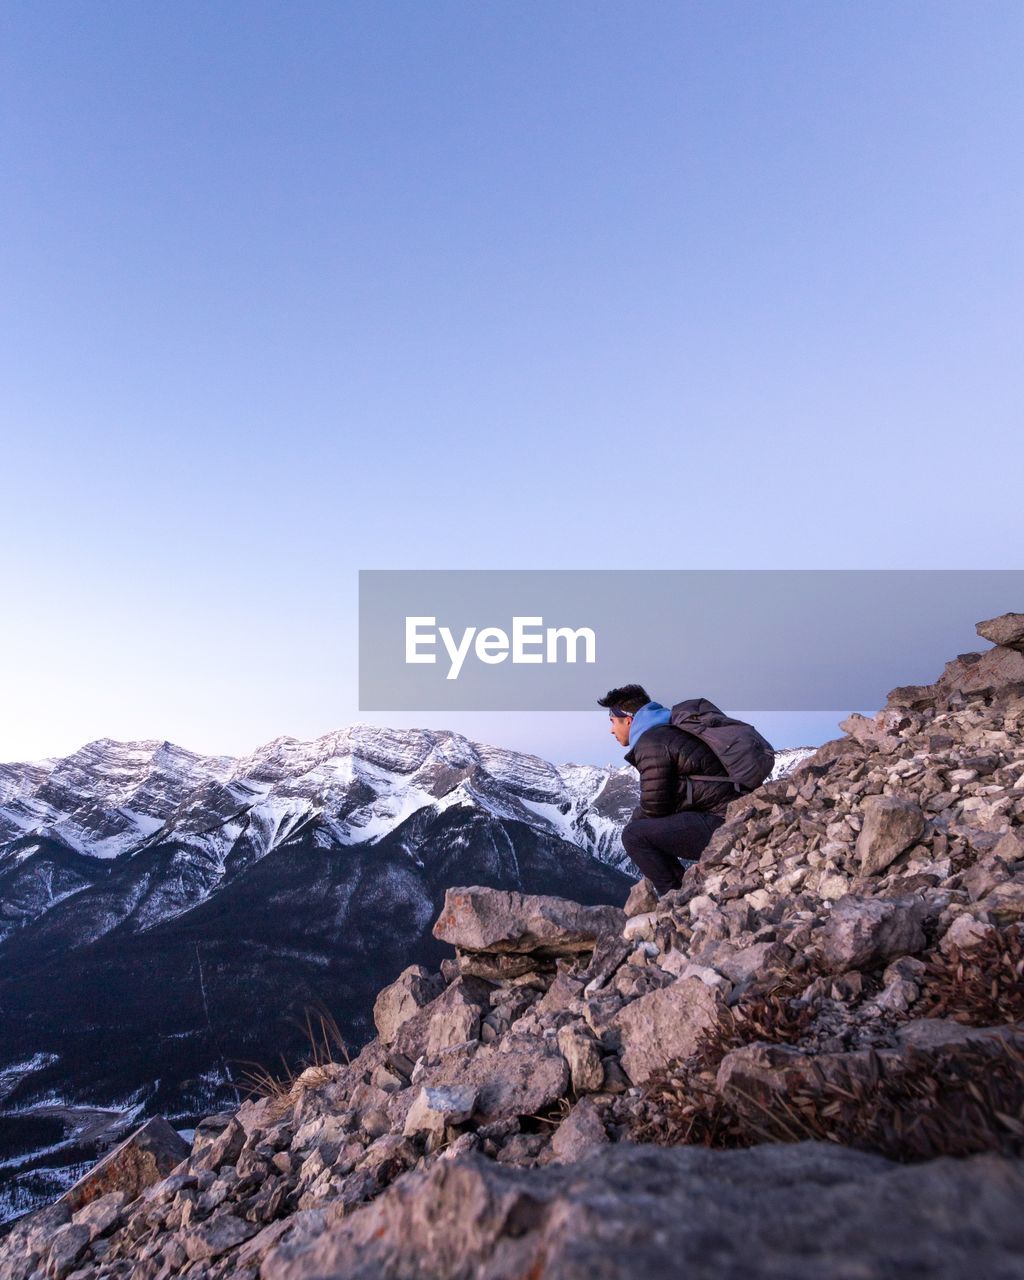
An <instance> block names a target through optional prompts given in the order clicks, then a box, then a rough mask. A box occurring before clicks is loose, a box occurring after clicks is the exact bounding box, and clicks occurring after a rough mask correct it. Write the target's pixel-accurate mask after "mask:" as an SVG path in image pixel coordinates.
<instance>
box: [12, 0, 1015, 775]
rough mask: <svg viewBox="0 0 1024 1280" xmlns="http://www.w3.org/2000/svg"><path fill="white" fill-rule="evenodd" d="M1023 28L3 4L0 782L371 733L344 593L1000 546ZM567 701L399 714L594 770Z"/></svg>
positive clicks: (900, 557) (453, 10)
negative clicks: (92, 753) (129, 745)
mask: <svg viewBox="0 0 1024 1280" xmlns="http://www.w3.org/2000/svg"><path fill="white" fill-rule="evenodd" d="M1022 37H1024V7H1022V6H1021V5H1020V4H1019V3H1017V2H1016V0H1014V3H999V2H991V0H986V2H985V3H979V4H969V3H966V2H964V0H961V2H959V3H955V4H950V3H942V2H941V0H927V2H926V3H924V2H922V3H899V2H894V0H885V2H884V3H871V2H868V0H858V3H856V4H839V3H821V2H820V0H806V2H804V3H792V2H786V0H780V2H777V3H772V4H763V3H759V2H756V3H755V2H754V0H749V2H747V3H718V2H714V3H712V2H710V0H709V2H708V3H686V2H684V0H674V2H673V3H664V4H663V3H647V2H645V3H643V4H641V5H627V4H612V3H604V2H597V3H595V2H594V0H587V3H576V2H567V0H546V2H544V3H539V2H537V3H521V4H515V5H508V4H483V3H479V2H476V3H444V2H441V3H439V2H437V0H431V3H429V4H425V3H421V2H420V0H416V2H415V3H400V2H397V0H390V2H389V3H387V4H377V3H369V2H359V3H345V4H335V3H283V2H282V3H276V4H266V3H257V2H253V0H246V2H245V3H230V2H227V0H221V2H220V3H218V4H216V5H211V4H207V3H188V2H181V0H175V2H174V3H170V2H166V3H147V4H137V3H115V2H112V0H106V2H105V3H103V4H101V5H97V4H93V3H91V2H90V3H86V2H84V0H83V2H81V3H64V2H60V3H57V2H48V0H30V2H24V3H13V2H12V3H8V4H7V5H5V6H4V8H3V11H2V13H0V109H2V128H0V170H2V172H3V175H4V179H3V184H2V191H0V268H2V290H0V306H2V308H3V325H4V332H3V342H2V344H0V396H2V402H0V412H2V418H0V422H2V431H3V455H2V456H3V464H4V465H3V473H4V479H5V483H4V486H3V489H4V492H3V500H2V503H0V531H2V534H3V542H2V546H3V552H4V574H3V581H4V590H3V597H2V598H3V601H4V608H3V618H2V625H0V651H2V652H0V759H24V758H29V757H35V756H41V755H44V754H55V753H58V752H65V751H68V750H72V749H74V748H75V747H77V746H79V745H81V743H83V742H85V741H87V740H88V739H90V738H94V737H99V736H111V737H121V738H126V737H156V738H161V739H162V738H169V739H171V740H173V741H177V742H180V743H182V744H183V745H186V746H190V747H193V748H196V749H199V750H209V751H231V752H235V751H242V750H246V749H249V748H251V747H253V746H255V745H256V744H257V743H258V742H260V741H263V740H266V739H267V738H270V737H274V736H277V735H278V734H282V733H291V734H294V735H296V736H301V737H304V736H311V735H314V734H317V733H321V732H325V731H327V730H328V729H331V728H334V727H337V726H339V725H341V724H344V723H347V722H348V721H350V720H353V719H377V718H379V719H380V720H382V721H385V722H389V723H396V724H397V723H403V722H402V721H401V719H400V718H399V717H396V716H393V715H392V716H381V717H373V716H371V715H369V714H361V713H359V711H358V710H357V707H356V703H355V686H356V680H355V676H356V671H355V663H356V620H355V599H356V574H357V570H358V569H360V568H487V567H494V568H531V567H536V568H540V567H556V568H575V567H579V568H603V567H607V568H719V567H736V568H774V567H780V568H782V567H785V568H819V567H828V568H867V567H879V568H927V567H948V568H1019V567H1021V561H1022V556H1021V551H1022V543H1024V521H1022V518H1021V503H1020V485H1021V480H1020V477H1021V474H1022V472H1024V443H1022V439H1024V436H1022V432H1021V401H1022V395H1021V392H1022V381H1024V378H1022V362H1021V358H1020V355H1021V345H1022V337H1024V334H1022V314H1024V311H1022V302H1024V297H1022V293H1024V290H1022V265H1024V254H1022V228H1024V200H1022V191H1024V182H1022V169H1021V160H1020V139H1021V137H1022V136H1024V110H1022V106H1024V87H1022V86H1024V80H1022V77H1021V75H1020V65H1021V54H1022V49H1024V41H1022ZM633 605H634V607H635V608H636V611H637V615H638V625H649V619H650V617H651V615H652V613H656V609H657V602H656V601H643V600H640V601H635V602H633ZM1007 607H1018V608H1019V607H1020V605H1019V602H1017V603H1016V605H1014V604H1013V603H1012V602H1008V606H1007ZM658 692H659V694H661V695H662V696H664V697H666V698H668V697H675V696H685V695H686V694H688V693H689V692H692V691H689V690H678V691H676V690H668V691H658ZM698 692H700V691H698ZM884 692H885V691H884V690H880V696H881V695H882V694H884ZM595 715H596V717H597V719H594V718H592V717H589V716H586V715H576V716H573V715H559V716H551V717H548V716H542V717H539V718H538V717H512V716H494V717H490V718H488V717H482V716H474V717H469V716H464V717H448V718H446V719H444V720H443V721H442V720H438V719H431V718H430V717H426V716H422V715H421V716H418V717H410V718H409V719H408V720H407V721H405V723H419V724H442V723H443V724H447V725H450V727H453V728H458V729H462V730H463V731H466V732H469V733H470V734H471V735H473V736H476V737H480V738H484V739H486V740H490V741H495V742H504V743H508V744H509V745H514V746H517V747H524V748H533V749H536V750H537V751H539V752H540V753H541V754H547V755H550V756H553V757H554V758H558V759H568V758H574V759H578V760H583V759H593V760H598V761H603V760H607V759H609V758H613V757H614V758H617V757H618V751H617V749H616V748H615V746H614V743H612V742H611V739H610V738H608V737H607V734H606V731H605V725H604V723H603V721H601V719H600V716H601V713H600V712H599V711H598V712H596V713H595ZM833 726H834V717H833V718H831V719H830V718H828V717H825V718H824V719H822V718H819V719H818V720H816V721H814V722H812V721H811V720H810V719H808V718H806V717H805V718H800V719H794V720H793V721H791V722H788V723H784V722H783V721H781V720H780V721H778V722H776V723H773V724H772V725H770V726H768V728H769V731H770V732H771V733H772V734H773V736H774V737H775V740H776V741H777V742H780V743H782V742H787V741H788V742H796V741H801V740H815V739H816V740H822V739H824V738H825V737H828V736H833V733H834V728H833Z"/></svg>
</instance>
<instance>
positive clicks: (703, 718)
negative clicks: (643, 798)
mask: <svg viewBox="0 0 1024 1280" xmlns="http://www.w3.org/2000/svg"><path fill="white" fill-rule="evenodd" d="M670 723H672V724H674V725H675V726H676V727H677V728H679V729H685V731H686V732H687V733H692V734H693V736H694V737H695V738H699V739H700V740H701V742H703V743H704V745H705V746H706V747H708V748H709V749H710V750H711V751H713V752H714V753H715V755H716V756H717V757H718V759H719V760H720V761H721V762H722V766H723V767H724V769H725V770H726V772H727V773H728V775H729V777H728V781H729V782H731V783H732V784H733V786H734V787H735V788H736V794H737V795H743V794H744V793H745V792H747V791H754V790H756V788H757V787H759V786H760V785H761V783H762V782H764V780H765V778H767V777H768V775H769V774H770V773H771V771H772V769H773V768H774V767H775V749H774V747H773V746H772V745H771V743H770V742H769V741H768V740H767V738H763V737H762V736H761V734H759V733H758V731H757V730H756V729H755V728H754V726H753V725H752V724H747V723H746V721H744V720H733V719H732V718H731V717H730V716H727V715H726V714H725V712H724V711H723V710H722V709H721V708H720V707H716V706H715V704H714V703H713V702H709V701H708V700H707V698H688V699H687V700H686V701H685V702H677V703H676V705H675V706H674V707H673V708H672V719H671V722H670ZM690 777H692V779H693V781H694V782H723V781H725V779H723V778H721V777H717V778H716V777H713V776H712V775H710V774H696V773H695V774H691V775H690ZM692 790H693V789H692V787H691V786H690V779H689V778H687V793H688V795H690V796H692Z"/></svg>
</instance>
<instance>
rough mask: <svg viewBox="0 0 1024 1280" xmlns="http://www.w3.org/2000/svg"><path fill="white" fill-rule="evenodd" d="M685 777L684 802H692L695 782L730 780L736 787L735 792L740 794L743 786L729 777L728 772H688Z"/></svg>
mask: <svg viewBox="0 0 1024 1280" xmlns="http://www.w3.org/2000/svg"><path fill="white" fill-rule="evenodd" d="M685 777H686V803H687V804H693V784H694V783H695V782H731V783H732V785H733V787H734V788H735V789H736V794H737V795H738V796H741V795H742V794H743V788H742V787H741V786H740V784H739V783H738V782H737V781H736V779H735V778H730V777H729V776H728V774H722V773H715V774H711V773H688V774H686V775H685Z"/></svg>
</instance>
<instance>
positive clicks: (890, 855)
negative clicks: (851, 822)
mask: <svg viewBox="0 0 1024 1280" xmlns="http://www.w3.org/2000/svg"><path fill="white" fill-rule="evenodd" d="M861 812H862V813H863V816H864V825H863V826H862V827H861V830H860V835H859V836H858V837H857V847H856V854H857V858H858V860H859V861H860V868H861V870H862V871H863V872H864V874H865V875H875V874H877V873H878V872H879V871H884V870H885V869H886V867H888V866H889V864H890V863H891V862H893V861H894V860H895V859H896V858H898V857H899V855H900V854H901V853H902V852H903V851H904V849H909V848H910V846H911V845H912V844H913V843H914V841H915V840H916V839H917V838H918V836H919V835H920V834H921V832H922V831H923V830H924V814H923V813H922V811H921V806H920V805H918V804H915V803H914V802H913V801H912V800H901V799H900V798H899V797H898V796H868V797H867V799H866V800H865V801H864V804H863V805H862V806H861Z"/></svg>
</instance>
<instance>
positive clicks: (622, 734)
mask: <svg viewBox="0 0 1024 1280" xmlns="http://www.w3.org/2000/svg"><path fill="white" fill-rule="evenodd" d="M608 722H609V724H610V725H611V730H610V732H611V734H612V736H613V737H614V738H615V741H616V742H617V743H618V744H619V746H620V747H626V746H628V745H629V726H630V725H631V724H632V723H633V717H632V716H612V715H610V716H609V717H608Z"/></svg>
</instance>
